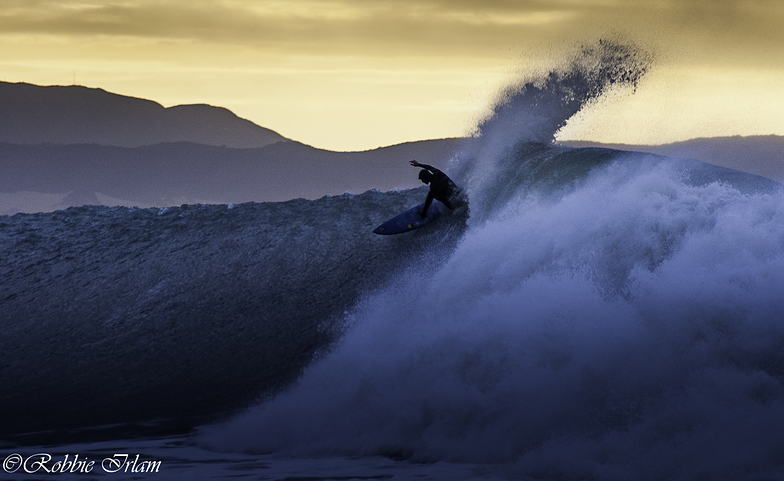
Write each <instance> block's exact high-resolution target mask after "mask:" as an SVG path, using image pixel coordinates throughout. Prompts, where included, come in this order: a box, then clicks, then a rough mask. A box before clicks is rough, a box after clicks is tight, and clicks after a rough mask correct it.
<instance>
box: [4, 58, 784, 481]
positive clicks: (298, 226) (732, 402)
mask: <svg viewBox="0 0 784 481" xmlns="http://www.w3.org/2000/svg"><path fill="white" fill-rule="evenodd" d="M646 68H647V63H646V59H645V58H644V55H642V54H641V53H639V52H637V51H635V50H633V49H629V48H626V47H623V46H619V45H616V44H608V43H600V44H599V45H598V46H597V47H595V48H592V49H586V50H584V51H583V52H582V54H581V56H579V57H577V58H575V59H571V60H570V61H569V62H566V63H565V66H564V67H563V69H556V70H554V71H553V72H550V73H549V74H547V75H545V76H543V77H541V78H539V79H535V80H533V81H530V82H521V83H520V85H516V86H513V87H510V88H509V90H508V91H507V92H505V95H504V96H502V97H501V98H500V99H499V103H498V105H497V106H496V109H495V113H494V115H493V116H491V117H489V118H488V119H486V120H485V121H483V122H482V123H480V125H479V126H478V127H477V134H476V136H475V137H473V138H472V139H470V140H468V141H467V142H466V144H465V145H464V146H463V148H462V149H461V151H460V152H458V153H457V154H456V156H455V158H454V159H453V161H452V163H451V164H450V168H449V171H448V173H449V174H450V176H451V177H452V178H453V179H454V180H455V181H456V182H457V183H458V184H459V185H461V186H463V187H464V189H465V191H466V193H467V195H468V198H469V207H468V209H467V210H465V211H460V212H455V213H454V214H452V215H448V216H446V217H444V218H442V219H440V220H439V221H437V222H434V223H432V224H430V225H428V226H426V227H424V228H422V229H420V230H417V231H414V232H411V233H407V234H402V235H397V236H377V235H374V234H372V233H371V231H372V230H373V228H375V227H376V226H377V225H378V224H380V223H381V222H383V221H384V220H386V219H387V218H389V217H391V216H393V215H395V214H396V213H398V212H401V211H403V210H405V209H407V208H409V207H411V206H413V205H415V204H416V203H419V202H421V201H422V200H423V199H424V197H425V195H426V190H424V188H420V189H414V190H408V191H393V192H378V191H369V192H366V193H363V194H358V195H343V196H336V197H324V198H322V199H318V200H313V201H305V200H293V201H288V202H280V203H267V204H253V203H250V204H240V205H183V206H179V207H169V208H161V209H133V208H118V207H114V208H113V207H105V206H85V207H79V208H70V209H67V210H63V211H57V212H53V213H42V214H17V215H14V216H11V217H0V322H1V323H2V324H1V325H0V327H1V328H2V329H1V330H0V332H1V335H0V376H2V387H1V388H0V406H1V407H2V409H3V416H2V421H0V439H2V440H3V441H2V442H0V458H1V459H2V460H3V470H2V471H0V479H118V480H119V479H194V480H198V479H254V480H256V479H257V480H283V479H288V480H354V479H394V480H413V479H416V480H467V479H518V480H589V479H590V480H630V479H635V480H774V479H784V443H782V433H784V386H783V385H782V383H783V382H784V295H782V293H784V190H783V189H782V187H781V185H780V184H778V183H776V182H773V181H771V180H768V179H765V178H763V177H757V176H753V175H750V174H745V173H741V172H738V171H734V170H730V169H726V168H721V167H716V166H713V165H710V164H706V163H700V162H697V161H694V160H688V159H681V158H677V157H670V158H665V157H658V156H654V155H650V154H642V153H634V152H620V151H615V150H609V149H595V148H580V149H572V148H567V147H562V146H559V145H557V144H555V143H553V142H552V138H553V136H554V134H555V133H556V132H557V130H558V129H559V128H561V127H562V126H563V125H564V124H565V122H566V121H568V119H569V118H571V117H572V116H573V115H574V114H575V113H576V112H579V111H580V109H581V108H582V107H583V106H584V105H586V104H587V103H589V102H592V101H597V100H600V99H601V95H602V94H603V93H604V92H606V91H607V89H611V88H634V86H635V85H636V84H637V80H638V79H639V78H640V76H642V75H643V74H644V73H645V70H646ZM407 160H409V159H401V161H407ZM420 160H422V161H423V162H424V161H425V159H420ZM412 171H413V169H412ZM414 172H415V171H414ZM412 175H414V174H412ZM91 461H92V462H93V464H89V463H90V462H91ZM69 463H70V464H69ZM80 463H81V464H80ZM47 471H50V472H49V473H47Z"/></svg>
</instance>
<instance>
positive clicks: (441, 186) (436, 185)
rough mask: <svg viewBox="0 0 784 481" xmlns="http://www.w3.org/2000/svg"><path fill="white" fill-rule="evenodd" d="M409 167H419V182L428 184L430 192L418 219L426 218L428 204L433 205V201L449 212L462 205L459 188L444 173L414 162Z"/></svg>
mask: <svg viewBox="0 0 784 481" xmlns="http://www.w3.org/2000/svg"><path fill="white" fill-rule="evenodd" d="M411 165H413V166H414V167H421V168H422V170H421V171H419V180H421V181H422V182H423V183H425V184H430V192H428V194H427V200H425V206H424V207H422V211H421V212H419V215H420V217H422V218H423V219H424V218H425V216H427V210H428V209H429V208H430V204H431V203H433V199H438V201H439V202H441V203H442V204H444V205H445V206H447V207H449V210H453V209H454V208H455V207H459V206H460V205H461V204H463V200H462V198H461V191H460V188H458V187H457V186H456V185H455V183H454V182H452V179H450V178H449V177H447V175H446V174H445V173H443V172H441V171H440V170H438V169H436V168H435V167H433V166H432V165H427V164H420V163H419V162H417V161H416V160H412V161H411Z"/></svg>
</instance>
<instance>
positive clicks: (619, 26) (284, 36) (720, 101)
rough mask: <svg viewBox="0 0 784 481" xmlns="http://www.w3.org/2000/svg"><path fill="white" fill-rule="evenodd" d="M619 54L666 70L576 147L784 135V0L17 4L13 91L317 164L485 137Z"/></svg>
mask: <svg viewBox="0 0 784 481" xmlns="http://www.w3.org/2000/svg"><path fill="white" fill-rule="evenodd" d="M606 36H613V38H620V39H624V40H626V41H629V42H633V43H635V44H636V45H639V46H641V47H642V48H644V49H646V50H648V51H649V52H651V53H652V54H653V56H654V58H655V61H654V67H653V69H652V70H651V71H650V73H649V74H648V76H647V77H646V78H645V79H644V80H643V81H642V82H641V84H640V85H639V88H638V90H637V92H636V93H635V94H634V95H631V93H630V92H629V91H619V92H613V93H611V94H610V95H609V96H608V98H607V99H606V100H605V101H604V102H600V103H599V104H597V105H595V106H593V107H591V108H590V109H587V110H586V111H585V112H584V113H583V114H582V115H579V116H578V118H576V119H574V120H573V121H572V122H571V123H570V124H569V125H568V126H567V127H566V128H565V129H564V130H563V131H562V133H561V135H560V138H564V139H567V138H568V139H584V140H597V141H604V142H625V143H663V142H671V141H676V140H684V139H687V138H692V137H708V136H717V135H737V134H739V135H752V134H780V135H784V1H780V0H759V1H753V0H749V1H741V0H626V1H624V0H547V1H545V0H541V1H537V0H518V1H515V0H336V1H331V0H323V1H322V0H280V1H278V0H270V1H254V0H181V1H175V0H0V80H5V81H9V82H30V83H34V84H39V85H70V84H72V83H74V82H76V83H77V84H80V85H86V86H89V87H100V88H103V89H105V90H108V91H111V92H115V93H120V94H124V95H131V96H135V97H142V98H147V99H151V100H155V101H157V102H160V103H161V104H163V105H165V106H171V105H176V104H183V103H209V104H212V105H219V106H224V107H227V108H229V109H231V110H232V111H234V112H235V113H236V114H238V115H239V116H241V117H244V118H247V119H250V120H252V121H253V122H255V123H257V124H259V125H261V126H264V127H267V128H270V129H273V130H275V131H277V132H279V133H280V134H282V135H284V136H286V137H289V138H291V139H294V140H298V141H301V142H304V143H307V144H311V145H314V146H316V147H321V148H328V149H333V150H363V149H371V148H375V147H379V146H383V145H391V144H395V143H399V142H405V141H410V140H421V139H430V138H440V137H451V136H460V135H465V134H467V133H469V132H470V131H471V129H472V127H473V126H474V125H476V122H477V121H478V120H479V119H480V118H481V117H482V116H484V115H486V114H487V112H488V108H489V107H490V105H491V104H492V100H493V98H494V96H495V95H496V94H497V93H498V92H499V89H500V88H501V87H503V86H504V85H506V84H507V83H509V82H511V81H513V80H514V79H517V78H520V77H521V76H526V75H531V74H532V73H533V72H536V71H540V70H541V69H543V68H547V66H548V65H555V64H557V63H558V61H559V59H562V58H564V56H565V52H571V51H574V50H576V49H577V48H578V47H579V46H580V45H581V44H592V43H595V41H596V40H598V39H599V38H602V37H606Z"/></svg>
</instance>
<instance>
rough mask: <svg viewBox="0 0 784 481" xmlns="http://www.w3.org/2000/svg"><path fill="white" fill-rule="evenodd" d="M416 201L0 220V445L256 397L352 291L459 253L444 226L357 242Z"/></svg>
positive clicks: (164, 425)
mask: <svg viewBox="0 0 784 481" xmlns="http://www.w3.org/2000/svg"><path fill="white" fill-rule="evenodd" d="M425 195H426V192H425V191H424V190H422V189H418V190H411V191H403V192H387V193H380V192H377V191H369V192H366V193H364V194H361V195H343V196H337V197H324V198H322V199H319V200H315V201H306V200H304V199H299V200H293V201H289V202H282V203H264V204H255V203H248V204H241V205H236V206H235V205H229V206H227V205H183V206H180V207H172V208H164V209H133V208H130V209H129V208H123V207H102V206H86V207H78V208H69V209H67V210H63V211H58V212H54V213H46V214H17V215H14V216H11V217H0V329H2V335H0V376H2V380H3V382H2V383H1V385H0V408H2V410H3V412H6V413H13V416H8V417H6V418H5V419H4V420H3V422H2V423H0V439H6V438H14V439H16V440H17V441H20V442H44V443H50V442H62V441H69V440H72V439H73V438H74V437H88V438H89V437H92V436H94V435H95V433H99V436H101V437H104V434H101V433H103V432H106V436H114V435H120V436H136V435H139V434H146V433H150V432H152V433H170V432H183V431H187V430H189V429H191V428H193V427H194V426H195V425H198V424H202V423H205V422H209V421H214V420H215V419H216V418H220V417H221V416H225V415H226V413H229V412H232V411H234V410H237V409H240V408H243V407H246V406H247V405H248V404H249V403H251V402H253V401H255V400H256V399H258V398H259V397H260V396H269V395H270V394H271V393H273V392H275V391H276V390H278V389H280V388H282V387H284V386H286V385H288V384H289V383H291V382H292V381H293V380H294V379H296V377H297V376H298V375H299V374H300V373H301V371H302V369H303V368H304V367H305V366H306V365H308V364H309V363H310V362H311V361H312V359H313V358H314V356H317V355H318V353H319V352H320V351H322V350H325V349H327V348H328V346H329V345H330V343H331V342H332V341H333V340H334V339H335V336H336V335H337V334H339V329H338V328H339V327H340V326H339V325H336V324H335V323H336V320H341V319H342V318H343V316H344V313H345V312H346V310H348V309H350V308H351V307H352V306H353V305H354V304H355V303H356V301H357V298H358V297H359V296H360V295H361V294H362V293H363V292H364V291H365V290H367V289H369V288H370V289H372V288H373V287H374V286H377V285H379V284H380V283H382V282H384V281H385V280H386V279H387V278H388V277H389V276H390V275H392V274H393V273H394V272H395V271H397V270H398V269H400V266H401V264H405V262H404V261H403V260H405V259H407V260H409V261H411V262H413V261H415V260H416V259H417V258H418V257H419V256H420V255H422V252H423V246H427V250H428V251H430V252H440V251H445V250H448V249H450V248H452V247H450V246H453V245H454V241H453V240H452V239H459V238H460V233H461V232H462V230H463V229H464V228H465V219H464V218H463V219H460V218H458V217H453V218H450V219H447V221H448V222H447V223H446V224H445V225H444V224H442V225H441V226H440V228H439V229H438V230H436V229H434V228H429V229H424V228H423V229H420V230H419V231H416V232H414V233H412V234H411V235H410V236H396V237H394V238H392V239H389V238H383V237H381V236H376V235H373V234H372V233H371V231H372V230H373V228H375V227H376V226H378V225H379V224H380V223H381V222H383V221H384V220H386V219H388V218H389V217H392V216H393V215H395V214H396V213H398V212H400V211H402V210H405V209H407V208H409V207H410V206H411V205H416V203H418V202H421V201H422V200H423V199H424V198H425ZM444 227H445V228H446V230H447V232H449V231H452V235H446V236H445V235H444V232H443V231H442V228H444ZM106 425H118V426H115V427H113V428H111V429H112V430H113V431H111V432H108V431H106V429H109V428H110V427H106ZM96 426H104V429H102V430H95V429H93V428H94V427H96ZM42 431H45V432H44V433H41V432H42ZM30 433H38V434H35V435H34V436H30V435H29V434H30ZM91 433H92V434H91Z"/></svg>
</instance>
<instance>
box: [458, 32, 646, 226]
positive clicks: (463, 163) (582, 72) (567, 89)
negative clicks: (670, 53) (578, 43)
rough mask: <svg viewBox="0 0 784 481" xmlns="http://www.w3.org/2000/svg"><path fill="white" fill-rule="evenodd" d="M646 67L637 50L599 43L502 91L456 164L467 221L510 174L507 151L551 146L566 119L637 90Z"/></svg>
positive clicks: (641, 51)
mask: <svg viewBox="0 0 784 481" xmlns="http://www.w3.org/2000/svg"><path fill="white" fill-rule="evenodd" d="M651 63H652V56H651V55H650V54H649V53H647V52H646V51H644V50H642V49H641V48H639V47H637V46H634V45H630V44H624V43H619V42H616V41H610V40H599V41H598V43H597V44H596V45H593V46H588V47H583V48H582V49H580V50H579V52H578V53H576V54H574V55H573V56H572V57H570V58H569V59H568V60H566V61H565V62H564V63H563V64H562V66H560V67H556V68H554V69H552V70H551V71H550V72H549V73H547V74H544V75H540V76H538V77H536V78H533V79H530V78H529V79H523V80H522V81H521V82H519V83H517V84H514V85H511V86H509V87H507V88H506V89H504V90H503V91H502V92H501V94H500V95H499V97H498V101H497V102H496V106H495V107H494V108H493V113H492V114H491V115H490V116H489V117H487V118H486V119H484V120H482V121H481V122H480V123H479V124H478V125H477V127H476V133H475V135H474V137H473V138H472V139H470V140H469V142H468V144H467V145H466V147H465V149H464V152H463V153H462V154H461V155H460V156H459V157H458V158H457V159H456V162H455V167H454V170H453V174H454V176H455V178H457V179H458V180H459V181H460V182H461V183H462V184H463V185H466V186H467V187H468V189H469V195H470V197H471V200H472V215H473V214H480V217H481V210H482V209H481V205H482V198H484V197H487V196H488V195H491V194H492V191H493V189H494V188H495V187H496V186H497V182H503V179H505V178H507V177H508V175H506V173H507V172H506V171H507V169H510V168H515V165H514V164H515V163H516V162H515V161H514V159H510V158H509V153H510V151H511V149H513V148H514V147H515V146H518V145H520V144H521V143H530V142H536V143H544V144H550V143H552V142H553V140H554V139H555V136H556V134H557V133H558V131H559V130H560V129H561V128H563V127H564V126H565V125H566V123H567V121H568V120H569V119H570V118H572V117H573V116H574V115H575V114H576V113H577V112H579V111H580V110H581V109H582V108H584V107H585V106H586V105H588V104H589V103H591V102H595V101H596V100H597V99H598V98H599V97H601V96H602V95H603V94H604V93H605V92H607V91H608V90H609V89H610V88H612V87H614V86H630V87H632V89H633V90H636V88H637V86H638V84H639V82H640V79H641V78H642V77H643V75H645V73H646V72H647V71H648V69H649V68H650V65H651ZM507 163H511V164H512V165H505V164H507ZM498 179H501V180H498ZM488 190H489V192H488ZM475 201H476V202H475Z"/></svg>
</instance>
